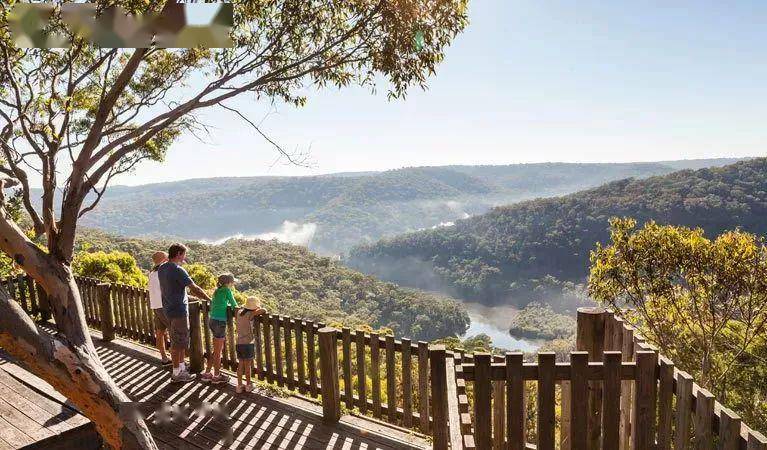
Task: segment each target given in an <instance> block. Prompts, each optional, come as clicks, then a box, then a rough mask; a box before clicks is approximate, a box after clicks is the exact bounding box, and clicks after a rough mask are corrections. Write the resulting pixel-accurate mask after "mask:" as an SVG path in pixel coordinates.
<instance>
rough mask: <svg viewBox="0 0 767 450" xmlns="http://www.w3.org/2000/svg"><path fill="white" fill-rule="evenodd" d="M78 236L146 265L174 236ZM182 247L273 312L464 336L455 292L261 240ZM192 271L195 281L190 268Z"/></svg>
mask: <svg viewBox="0 0 767 450" xmlns="http://www.w3.org/2000/svg"><path fill="white" fill-rule="evenodd" d="M79 239H80V240H79V241H78V246H81V245H82V243H84V242H87V243H89V244H90V245H91V246H92V247H93V249H97V250H104V251H114V250H121V251H126V252H129V253H131V254H133V255H135V256H136V259H137V260H138V261H139V264H140V265H141V266H142V267H144V268H146V269H148V268H149V267H150V266H151V260H150V258H151V255H152V253H153V252H154V251H156V250H158V249H165V248H167V247H168V246H169V245H170V243H171V242H170V241H157V240H146V239H132V238H120V237H115V236H111V235H108V234H106V233H102V232H97V231H93V230H81V233H80V237H79ZM187 246H188V247H189V252H188V254H187V258H188V259H189V260H190V263H191V264H189V265H188V266H187V268H188V269H189V268H190V267H192V266H195V265H197V264H202V265H204V266H206V267H207V268H208V273H212V274H216V273H222V272H231V273H232V274H234V276H235V277H236V278H237V279H238V282H237V283H236V285H235V287H236V288H237V290H239V291H240V292H241V293H242V295H243V296H247V295H257V296H259V297H260V298H262V299H263V301H264V306H265V307H266V308H267V309H268V310H270V311H271V312H274V313H277V314H284V315H290V316H294V317H303V318H306V319H310V320H314V321H318V322H324V323H328V324H330V323H337V324H342V325H345V326H350V327H357V326H363V325H370V326H371V327H373V328H375V329H388V330H391V331H392V332H394V333H395V334H396V335H397V336H403V337H411V338H413V339H416V340H433V339H438V338H442V337H445V336H455V335H462V334H463V333H465V332H466V330H467V329H468V325H469V317H468V314H467V313H466V310H465V309H464V308H463V306H462V305H461V304H460V303H459V302H457V301H456V300H454V299H452V298H449V297H445V296H441V295H437V294H431V293H426V292H420V291H416V290H412V289H403V288H400V287H398V286H396V285H394V284H391V283H383V282H381V281H379V280H377V279H375V278H374V277H371V276H368V275H364V274H362V273H359V272H356V271H353V270H350V269H348V268H346V267H344V266H342V265H340V264H338V263H337V262H335V261H333V260H331V259H330V258H325V257H320V256H317V255H315V254H313V253H311V252H309V251H308V250H306V249H305V248H303V247H298V246H294V245H289V244H281V243H278V242H274V241H269V242H266V241H258V240H255V241H246V240H238V241H229V242H227V243H225V244H222V245H207V244H202V243H199V242H189V243H187ZM190 274H191V275H192V278H193V279H195V280H196V281H197V279H196V278H195V274H194V273H193V272H192V270H190ZM236 298H237V297H236ZM238 301H241V300H240V299H238Z"/></svg>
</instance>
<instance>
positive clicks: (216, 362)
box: [213, 339, 224, 376]
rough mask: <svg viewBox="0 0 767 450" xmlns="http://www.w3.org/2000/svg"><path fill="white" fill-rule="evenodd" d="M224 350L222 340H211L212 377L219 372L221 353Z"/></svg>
mask: <svg viewBox="0 0 767 450" xmlns="http://www.w3.org/2000/svg"><path fill="white" fill-rule="evenodd" d="M223 350H224V340H223V339H213V375H215V376H218V375H219V373H220V372H221V353H222V352H223Z"/></svg>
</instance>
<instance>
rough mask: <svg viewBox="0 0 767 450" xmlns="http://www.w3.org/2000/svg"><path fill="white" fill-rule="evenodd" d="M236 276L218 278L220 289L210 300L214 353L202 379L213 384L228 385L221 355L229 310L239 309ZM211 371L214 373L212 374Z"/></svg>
mask: <svg viewBox="0 0 767 450" xmlns="http://www.w3.org/2000/svg"><path fill="white" fill-rule="evenodd" d="M232 286H234V276H233V275H232V274H230V273H225V274H221V275H219V277H218V288H217V289H216V292H214V293H213V298H212V299H211V300H210V313H209V316H210V320H209V321H208V327H209V328H210V332H211V334H212V335H213V352H212V353H211V354H210V355H209V356H208V362H207V364H206V367H205V373H204V374H202V377H201V378H202V379H203V380H205V381H210V382H211V383H213V384H219V383H226V382H227V381H229V377H227V376H226V375H224V374H222V373H221V353H222V351H223V349H224V340H225V339H226V321H227V311H228V308H229V307H231V308H232V309H235V308H237V306H238V305H237V302H236V301H235V300H234V294H233V293H232ZM211 369H212V370H213V373H212V374H211Z"/></svg>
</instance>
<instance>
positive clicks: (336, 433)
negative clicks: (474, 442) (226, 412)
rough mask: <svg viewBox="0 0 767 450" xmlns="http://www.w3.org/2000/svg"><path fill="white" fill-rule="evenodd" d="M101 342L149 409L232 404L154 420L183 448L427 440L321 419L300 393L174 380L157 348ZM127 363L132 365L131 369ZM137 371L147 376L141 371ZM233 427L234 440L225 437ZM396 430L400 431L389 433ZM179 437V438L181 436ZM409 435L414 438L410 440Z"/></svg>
mask: <svg viewBox="0 0 767 450" xmlns="http://www.w3.org/2000/svg"><path fill="white" fill-rule="evenodd" d="M96 342H97V347H98V348H97V350H98V351H99V354H100V355H102V359H104V360H105V366H106V368H107V371H109V372H110V374H113V376H114V378H115V381H116V382H117V383H118V385H120V386H121V387H123V388H124V389H126V391H127V392H126V393H127V394H128V395H129V396H130V397H131V398H134V399H135V400H136V401H143V402H145V403H144V405H143V408H142V410H144V411H145V413H147V414H148V415H149V414H151V413H152V412H153V411H154V410H156V409H157V408H159V407H160V405H162V404H163V402H172V403H178V404H184V405H190V406H193V407H194V406H199V405H201V404H202V403H203V402H206V401H208V402H211V401H214V402H215V403H217V404H219V405H221V406H222V407H224V408H229V409H230V410H231V419H230V420H228V421H224V420H221V419H200V418H199V417H197V418H195V419H192V420H191V421H190V423H189V424H174V425H167V426H163V427H162V428H159V426H158V425H154V424H153V423H152V419H154V416H152V415H149V419H150V422H149V426H150V430H151V431H152V433H153V435H157V437H158V440H160V441H162V444H161V445H160V446H161V447H163V445H164V446H166V448H181V447H183V444H182V442H187V443H188V444H189V445H191V446H192V448H205V449H216V448H265V447H271V448H286V449H287V448H299V447H303V448H330V447H328V443H329V442H333V441H334V442H336V443H337V444H338V445H340V443H343V445H342V446H338V445H337V446H336V447H333V448H342V447H343V448H347V447H348V448H381V449H389V448H391V449H394V448H424V447H427V445H428V444H427V443H426V441H425V440H423V439H421V438H417V437H412V436H409V435H408V434H407V432H404V431H402V430H399V429H396V428H392V427H389V426H388V425H386V424H380V423H377V422H374V421H369V420H367V419H364V418H359V417H353V416H345V417H344V418H343V419H342V421H341V423H340V424H339V425H338V426H335V427H333V426H327V425H324V424H323V423H322V417H321V408H320V407H319V405H316V404H315V403H311V402H309V401H307V400H305V399H300V398H297V397H287V398H270V397H266V396H263V395H259V394H250V395H243V394H236V393H235V392H234V387H233V386H232V385H226V386H212V385H208V384H202V383H197V382H193V383H188V384H186V385H182V386H178V385H173V384H170V383H169V373H168V371H167V370H164V369H161V368H160V367H159V366H158V365H157V361H156V358H155V357H154V354H153V352H152V350H149V349H146V348H144V347H142V346H140V345H136V344H134V343H132V342H130V343H129V342H127V341H122V340H116V341H113V342H112V343H103V342H101V341H98V340H97V341H96ZM126 367H130V368H129V369H126ZM136 373H141V374H142V376H140V377H137V376H136ZM228 429H231V435H232V438H233V440H232V441H230V442H229V443H225V442H224V441H221V438H222V437H224V436H225V435H226V434H227V430H228ZM388 434H391V435H393V436H395V437H391V438H390V437H388V436H387V435H388ZM179 439H180V440H179ZM408 441H410V442H408Z"/></svg>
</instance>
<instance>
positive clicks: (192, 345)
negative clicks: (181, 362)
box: [189, 300, 203, 373]
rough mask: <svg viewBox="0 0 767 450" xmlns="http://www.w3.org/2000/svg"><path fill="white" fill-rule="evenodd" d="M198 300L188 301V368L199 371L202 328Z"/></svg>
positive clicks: (200, 368)
mask: <svg viewBox="0 0 767 450" xmlns="http://www.w3.org/2000/svg"><path fill="white" fill-rule="evenodd" d="M201 313H202V311H201V309H200V301H199V300H195V301H190V302H189V370H190V371H191V372H192V373H200V372H202V369H203V367H202V366H203V362H202V360H203V349H202V329H201V326H200V323H201V322H200V315H201Z"/></svg>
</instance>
